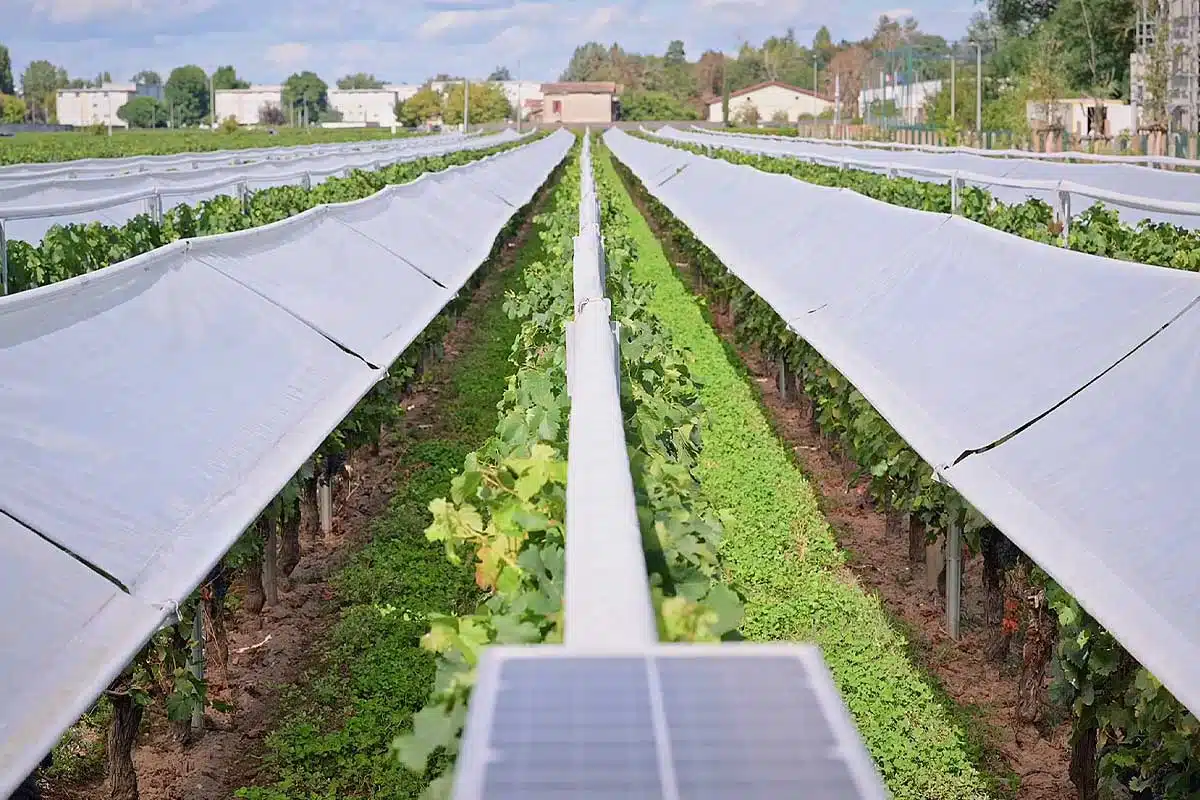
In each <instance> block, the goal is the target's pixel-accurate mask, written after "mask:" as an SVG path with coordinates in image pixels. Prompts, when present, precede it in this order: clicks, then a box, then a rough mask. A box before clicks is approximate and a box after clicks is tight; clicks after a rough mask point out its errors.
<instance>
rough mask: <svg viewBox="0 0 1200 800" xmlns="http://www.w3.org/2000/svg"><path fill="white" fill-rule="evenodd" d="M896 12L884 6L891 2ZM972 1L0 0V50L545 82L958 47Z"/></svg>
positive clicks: (265, 78)
mask: <svg viewBox="0 0 1200 800" xmlns="http://www.w3.org/2000/svg"><path fill="white" fill-rule="evenodd" d="M893 2H895V4H893ZM976 8H977V6H975V5H973V0H653V1H651V0H515V1H514V0H295V1H294V2H293V1H292V0H0V41H2V42H3V43H4V44H6V45H8V47H9V49H10V51H11V52H12V57H13V62H14V68H15V71H16V72H17V73H18V79H19V73H20V70H23V69H24V67H25V65H26V64H27V63H28V62H29V61H31V60H34V59H38V58H48V59H50V60H51V61H53V62H55V63H56V64H60V65H62V66H65V67H66V68H67V70H68V71H69V72H70V73H71V75H72V76H74V77H88V76H91V75H95V74H96V73H98V72H100V71H102V70H108V71H109V72H111V73H112V75H113V78H114V79H118V80H125V79H128V78H129V77H130V76H132V75H133V74H134V73H135V72H137V71H138V70H141V69H154V70H157V71H159V72H161V73H163V74H164V77H165V75H166V72H167V71H169V70H170V68H171V67H174V66H177V65H179V64H184V63H195V64H199V65H200V66H202V67H204V68H205V69H209V70H211V69H212V68H213V67H215V66H216V65H219V64H233V65H234V66H236V67H237V69H238V72H239V73H240V74H241V75H242V77H244V78H246V79H248V80H251V81H253V82H255V83H276V82H280V81H282V79H283V78H285V77H287V75H289V74H290V73H292V72H294V71H297V70H300V69H313V70H315V71H317V72H318V73H319V74H320V75H321V76H322V77H324V78H325V79H326V80H327V81H329V82H330V83H332V82H333V80H334V79H335V78H337V77H338V76H340V75H343V74H345V73H348V72H358V71H365V72H373V73H375V74H376V75H378V76H379V77H381V78H385V79H387V80H390V81H393V82H397V83H399V82H419V81H421V80H423V79H425V78H427V77H429V76H431V75H433V74H435V73H438V72H448V73H453V74H463V73H465V74H467V75H469V76H472V77H483V76H485V75H486V74H487V73H488V72H489V71H490V70H491V69H492V67H494V66H496V65H498V64H504V65H507V66H508V67H509V68H510V69H511V70H512V71H513V73H514V75H515V74H516V71H517V62H518V61H520V62H521V73H522V77H524V78H526V79H532V80H554V79H555V78H557V77H558V74H559V73H560V72H561V71H562V69H563V67H564V66H565V65H566V63H567V60H568V59H569V58H570V55H571V52H572V50H573V49H574V48H575V46H576V45H577V44H581V43H583V42H585V41H588V40H590V39H596V40H599V41H602V42H605V43H609V42H613V41H617V42H620V43H621V44H622V45H623V46H625V47H626V48H627V49H630V50H634V51H638V52H655V53H661V52H663V51H664V50H665V49H666V45H667V42H668V41H669V40H671V39H677V38H678V39H683V40H684V42H685V44H686V46H687V50H688V53H689V55H690V56H692V57H694V56H695V55H697V54H699V53H700V52H701V51H703V50H704V49H707V48H714V49H725V50H730V51H732V50H733V49H735V48H736V45H737V43H738V42H739V41H740V40H741V39H749V40H751V41H759V40H761V39H762V38H763V37H765V36H768V35H771V34H773V33H782V32H783V31H784V30H785V29H786V28H787V27H788V26H791V27H793V28H795V30H796V35H797V38H799V39H801V40H803V41H809V40H811V38H812V35H813V33H814V32H815V31H816V29H817V28H818V27H820V26H821V25H822V24H824V25H828V26H829V28H830V30H831V31H832V33H833V37H834V39H835V40H837V39H841V38H848V39H856V38H860V37H862V36H864V35H866V34H867V33H868V32H869V31H870V30H871V28H872V27H873V24H874V20H875V19H877V18H878V16H879V15H880V14H889V15H891V16H908V15H911V16H915V17H916V18H917V19H919V20H920V21H921V24H922V27H923V28H924V29H925V30H927V31H929V32H931V33H940V34H942V35H944V36H947V37H950V36H958V35H960V34H961V33H962V32H963V31H964V30H965V28H966V25H967V22H968V20H969V19H970V16H971V13H972V12H973V11H975V10H976Z"/></svg>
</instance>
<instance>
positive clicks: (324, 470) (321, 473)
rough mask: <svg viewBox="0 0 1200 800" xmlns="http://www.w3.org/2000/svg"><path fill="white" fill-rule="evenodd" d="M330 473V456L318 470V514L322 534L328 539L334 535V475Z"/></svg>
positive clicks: (326, 457)
mask: <svg viewBox="0 0 1200 800" xmlns="http://www.w3.org/2000/svg"><path fill="white" fill-rule="evenodd" d="M330 473H331V470H330V464H329V456H325V458H324V459H323V460H322V463H321V467H320V469H318V470H317V512H318V514H319V516H320V518H321V534H322V535H323V536H324V537H325V538H326V539H328V538H329V537H330V536H331V535H333V486H332V485H331V484H332V483H333V475H332V474H330Z"/></svg>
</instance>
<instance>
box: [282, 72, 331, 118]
mask: <svg viewBox="0 0 1200 800" xmlns="http://www.w3.org/2000/svg"><path fill="white" fill-rule="evenodd" d="M328 93H329V86H328V85H327V84H326V83H325V81H323V80H321V79H320V78H319V77H318V76H317V73H315V72H312V71H310V70H305V71H304V72H296V73H293V74H292V75H291V76H290V77H289V78H288V79H287V80H286V81H285V82H284V84H283V104H284V106H286V107H288V108H292V107H294V108H295V109H296V113H297V114H301V115H303V116H301V117H298V119H302V120H307V121H308V122H316V121H317V120H318V119H320V118H321V112H323V111H325V109H326V108H328V107H329V94H328Z"/></svg>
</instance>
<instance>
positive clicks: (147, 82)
mask: <svg viewBox="0 0 1200 800" xmlns="http://www.w3.org/2000/svg"><path fill="white" fill-rule="evenodd" d="M129 80H130V81H132V82H133V83H140V84H142V85H143V86H162V82H163V81H162V75H159V74H158V73H157V72H155V71H154V70H152V69H144V70H142V71H141V72H139V73H138V74H136V75H134V76H133V77H132V78H130V79H129Z"/></svg>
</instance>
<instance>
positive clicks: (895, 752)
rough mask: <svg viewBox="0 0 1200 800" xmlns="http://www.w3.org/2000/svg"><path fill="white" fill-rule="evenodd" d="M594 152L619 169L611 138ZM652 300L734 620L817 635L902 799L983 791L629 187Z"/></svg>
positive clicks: (758, 636)
mask: <svg viewBox="0 0 1200 800" xmlns="http://www.w3.org/2000/svg"><path fill="white" fill-rule="evenodd" d="M597 157H598V158H600V159H601V160H602V164H603V168H604V169H605V170H614V169H615V167H614V165H613V163H612V160H611V158H610V157H609V155H608V153H607V151H606V150H600V149H598V152H597ZM621 202H622V203H624V204H625V206H626V207H625V211H626V213H627V214H628V215H629V217H630V219H631V220H632V221H633V225H632V233H633V236H634V238H635V241H636V242H637V245H638V253H639V256H640V257H639V258H638V260H637V261H636V262H635V263H634V264H633V276H634V279H635V280H637V281H642V282H645V283H647V284H649V285H652V286H653V287H654V290H655V291H654V294H653V297H652V299H651V304H650V311H651V313H653V314H654V315H656V316H657V317H658V318H659V319H661V320H662V321H663V322H664V323H665V324H666V325H667V327H668V328H669V329H670V330H671V331H672V332H673V335H674V341H675V344H676V346H677V347H679V348H680V349H686V350H690V351H692V353H693V354H694V356H695V363H694V365H693V369H694V371H695V372H696V374H697V375H698V376H699V377H700V379H701V388H700V396H701V401H702V403H703V404H704V406H705V407H706V408H707V410H708V417H707V425H706V427H705V430H704V451H703V455H702V458H701V464H700V480H701V485H702V486H703V488H704V492H705V494H706V495H707V496H708V497H709V499H710V501H711V502H712V503H713V504H714V505H715V506H716V507H717V508H719V509H721V510H722V512H723V513H724V517H725V519H726V536H725V540H724V542H723V545H722V552H721V555H722V559H723V561H724V563H725V564H726V565H727V568H728V570H729V573H730V579H731V581H732V583H733V584H734V585H736V586H738V587H739V589H741V590H742V592H743V593H744V594H745V596H746V616H745V622H744V625H743V627H742V631H743V633H744V634H745V636H746V638H747V639H751V640H757V641H803V640H810V641H813V642H815V643H817V644H818V645H820V646H821V648H822V650H823V651H824V655H825V659H826V662H827V663H828V664H829V666H830V669H831V670H832V672H833V674H834V679H835V680H836V682H837V684H838V687H839V689H840V690H841V692H842V696H843V697H844V698H845V700H846V703H847V705H848V706H849V708H850V711H851V713H852V714H853V716H854V719H855V721H856V723H857V725H858V729H859V731H860V733H861V734H862V736H863V739H864V740H865V741H866V744H867V747H868V749H869V750H870V751H871V754H872V755H873V756H874V758H875V762H876V764H877V765H878V767H879V770H880V773H881V774H882V775H883V778H884V780H885V781H886V783H887V785H888V788H889V789H890V790H891V791H892V793H893V795H894V796H895V797H896V798H897V800H962V799H965V798H984V797H988V796H989V795H988V791H987V789H986V788H985V787H986V784H987V781H986V779H985V777H984V776H983V775H981V774H980V772H979V770H977V769H976V767H975V765H974V763H973V761H972V757H971V754H970V748H969V746H968V744H967V742H966V737H965V736H964V734H963V732H962V730H961V729H960V728H959V727H958V726H957V725H956V724H955V723H954V721H953V720H952V718H951V715H950V714H949V713H948V712H947V710H946V709H945V708H943V707H942V706H941V705H940V704H939V703H938V700H937V696H936V693H935V691H934V689H933V688H932V687H931V686H929V685H928V684H927V683H926V682H925V680H924V679H923V677H922V676H921V674H920V671H919V670H918V669H917V667H915V666H914V665H913V664H912V663H911V662H910V661H909V658H908V656H907V653H906V642H905V640H904V638H903V636H901V635H900V634H899V633H898V632H896V631H895V630H893V629H892V627H891V626H890V624H889V622H888V617H887V614H886V612H885V611H884V610H883V608H882V607H881V606H880V604H879V601H878V599H877V598H875V597H871V596H868V595H867V594H865V593H864V592H863V591H862V589H861V588H859V587H858V586H857V585H856V584H855V583H854V582H853V580H852V579H851V578H850V577H849V575H848V572H847V571H846V569H845V557H844V554H843V553H842V552H841V551H840V549H839V548H838V546H837V543H836V541H835V539H834V536H833V533H832V531H831V530H830V528H829V525H828V524H827V523H826V521H825V519H824V517H823V516H822V514H821V512H820V510H819V507H818V503H817V497H816V495H815V493H814V491H813V489H812V487H811V486H810V485H809V484H808V482H807V481H806V480H805V478H804V476H803V474H802V473H801V471H800V469H799V467H798V466H797V465H796V463H795V461H794V460H793V458H792V455H791V453H790V452H789V450H788V449H787V447H786V445H784V444H783V443H782V442H781V441H780V440H779V438H778V437H777V436H776V434H775V432H774V430H773V429H772V426H771V423H770V421H769V419H768V417H767V414H766V412H764V410H763V408H762V406H761V405H760V403H759V400H758V397H757V395H756V389H755V388H754V386H753V385H752V383H751V380H750V378H749V376H748V374H747V372H746V370H745V368H744V367H743V366H742V365H741V364H740V362H738V361H737V360H736V357H733V356H731V354H730V353H729V352H728V351H727V350H726V347H725V345H724V343H723V342H722V340H721V338H720V337H719V336H718V335H717V333H716V332H715V331H714V329H713V327H712V325H711V324H710V322H709V320H708V318H707V317H706V314H705V311H704V309H703V305H702V302H701V301H698V300H697V299H696V298H695V297H694V296H693V295H692V293H691V292H690V291H689V290H688V289H687V288H686V287H685V285H684V284H683V282H682V281H681V280H680V279H679V277H678V275H677V274H676V273H675V271H674V269H673V268H672V266H671V264H670V262H669V261H668V259H667V257H666V254H665V253H664V251H663V249H662V246H661V244H660V243H659V242H658V240H657V239H656V237H655V236H654V234H653V232H652V231H651V229H650V227H649V225H648V224H647V223H646V220H645V218H644V217H643V216H642V215H641V214H640V213H639V212H638V210H637V208H636V207H635V206H634V203H633V199H632V197H631V196H629V194H628V193H626V194H625V195H624V196H623V198H622V201H621Z"/></svg>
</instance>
